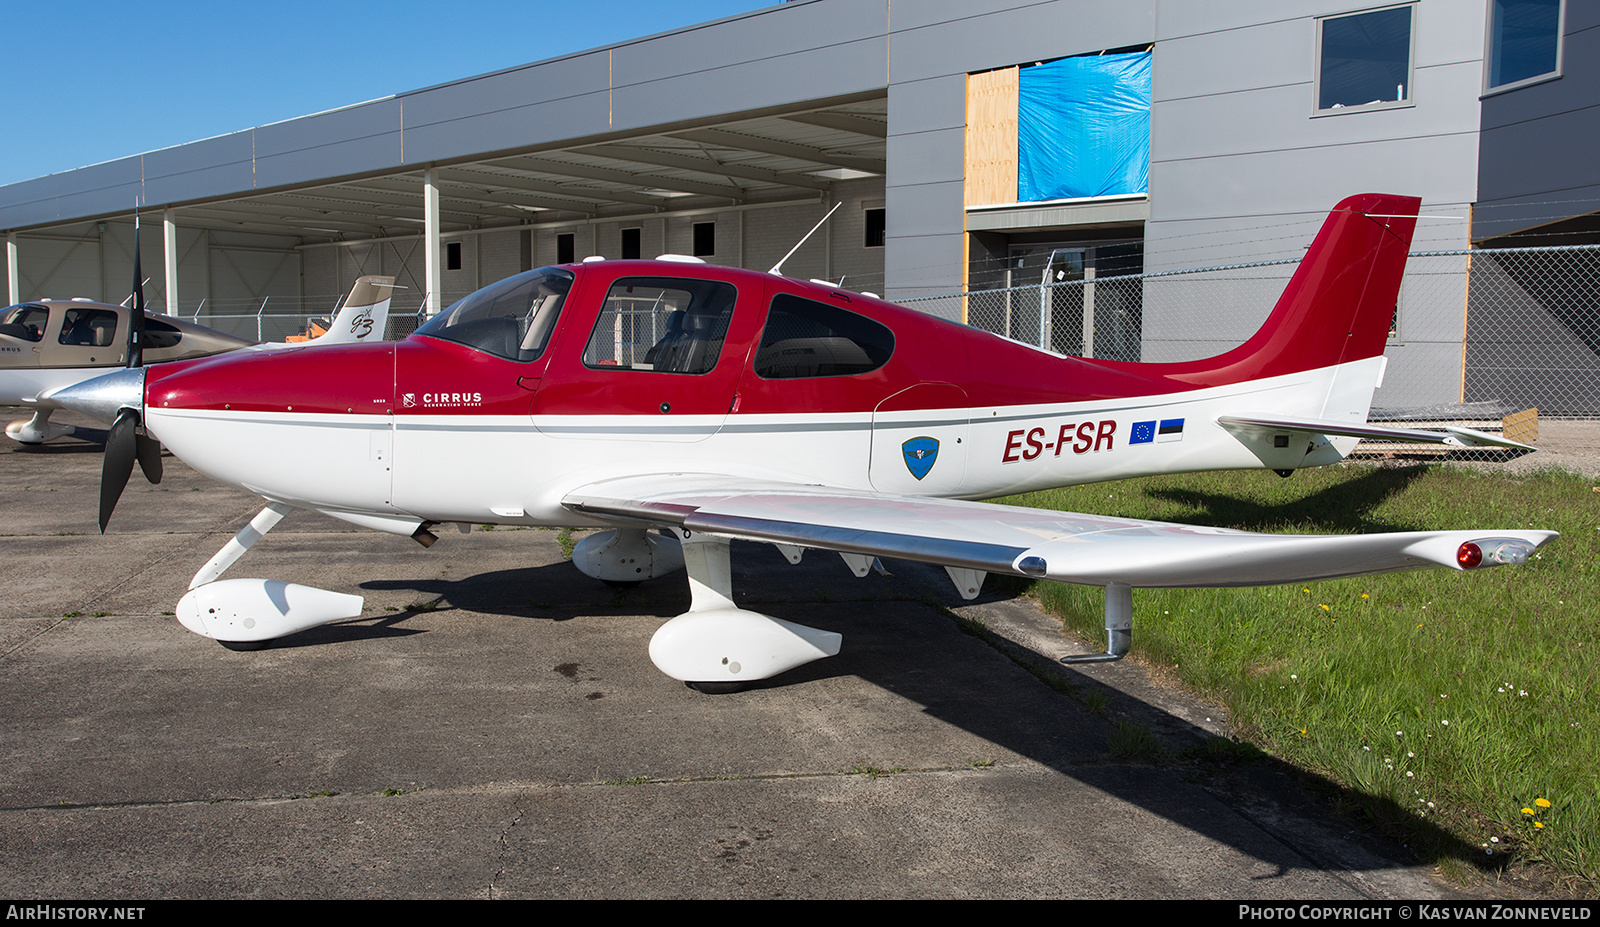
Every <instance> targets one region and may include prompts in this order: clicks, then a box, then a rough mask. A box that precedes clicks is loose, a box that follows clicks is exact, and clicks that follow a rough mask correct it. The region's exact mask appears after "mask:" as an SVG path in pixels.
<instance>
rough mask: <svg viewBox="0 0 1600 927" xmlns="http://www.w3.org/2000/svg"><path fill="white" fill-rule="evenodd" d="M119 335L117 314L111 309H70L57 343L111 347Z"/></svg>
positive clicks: (62, 324)
mask: <svg viewBox="0 0 1600 927" xmlns="http://www.w3.org/2000/svg"><path fill="white" fill-rule="evenodd" d="M116 334H117V314H116V313H115V312H112V311H111V310H110V309H68V310H67V317H66V320H65V321H64V322H62V323H61V334H60V336H59V337H57V339H56V340H57V341H59V342H61V343H62V344H71V345H81V346H86V347H94V348H105V347H110V345H111V341H112V339H113V338H115V337H116Z"/></svg>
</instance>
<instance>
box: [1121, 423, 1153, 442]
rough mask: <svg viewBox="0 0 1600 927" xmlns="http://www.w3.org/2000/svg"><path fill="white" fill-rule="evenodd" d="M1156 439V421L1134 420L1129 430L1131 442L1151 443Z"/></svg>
mask: <svg viewBox="0 0 1600 927" xmlns="http://www.w3.org/2000/svg"><path fill="white" fill-rule="evenodd" d="M1155 439H1156V423H1155V422H1134V423H1133V428H1132V429H1131V430H1130V431H1129V432H1128V443H1129V444H1149V443H1151V442H1153V441H1155Z"/></svg>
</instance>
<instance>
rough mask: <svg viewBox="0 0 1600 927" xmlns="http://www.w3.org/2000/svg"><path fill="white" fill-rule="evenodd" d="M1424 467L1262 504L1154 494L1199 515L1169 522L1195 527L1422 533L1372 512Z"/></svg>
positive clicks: (1180, 492) (1388, 470)
mask: <svg viewBox="0 0 1600 927" xmlns="http://www.w3.org/2000/svg"><path fill="white" fill-rule="evenodd" d="M1427 471H1428V468H1427V467H1426V466H1422V465H1418V466H1407V467H1381V468H1375V469H1373V470H1371V471H1370V472H1368V473H1366V474H1364V475H1362V476H1361V477H1359V478H1357V479H1354V480H1350V481H1348V482H1344V483H1339V484H1338V485H1335V486H1329V487H1327V488H1326V489H1323V490H1320V491H1318V492H1315V493H1312V494H1311V495H1309V496H1306V497H1305V498H1303V499H1298V500H1295V501H1292V502H1287V503H1283V504H1273V505H1265V504H1262V503H1259V502H1256V501H1254V500H1251V499H1245V498H1241V497H1238V496H1229V495H1222V494H1219V493H1205V492H1197V491H1195V490H1192V489H1153V490H1146V492H1147V493H1148V494H1149V495H1150V496H1153V497H1155V498H1157V499H1163V500H1165V501H1168V502H1172V503H1176V504H1179V505H1184V506H1190V507H1193V508H1196V509H1198V510H1199V511H1198V512H1196V513H1194V514H1189V515H1184V516H1181V517H1176V518H1173V519H1172V520H1173V521H1179V522H1183V523H1185V524H1196V525H1225V526H1227V527H1230V528H1238V529H1241V530H1244V531H1275V530H1283V529H1284V528H1285V527H1286V526H1287V527H1289V528H1291V529H1292V530H1297V531H1328V532H1339V533H1344V534H1375V533H1379V532H1386V531H1421V530H1425V529H1427V528H1429V527H1431V526H1429V525H1426V524H1424V523H1421V522H1415V521H1405V520H1393V519H1386V518H1378V517H1375V516H1374V514H1373V513H1374V511H1376V510H1377V508H1378V507H1379V506H1381V505H1382V504H1383V503H1385V502H1387V501H1388V500H1389V499H1390V498H1391V497H1392V496H1395V495H1398V494H1399V493H1401V492H1404V491H1405V489H1406V487H1407V486H1410V485H1411V484H1412V483H1413V482H1415V481H1416V480H1418V479H1420V478H1421V477H1422V476H1423V475H1424V474H1425V473H1427Z"/></svg>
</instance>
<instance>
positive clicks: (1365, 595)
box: [1361, 592, 1372, 599]
mask: <svg viewBox="0 0 1600 927" xmlns="http://www.w3.org/2000/svg"><path fill="white" fill-rule="evenodd" d="M1361 597H1362V598H1363V599H1370V598H1372V597H1371V596H1369V595H1367V594H1366V593H1365V592H1363V593H1361Z"/></svg>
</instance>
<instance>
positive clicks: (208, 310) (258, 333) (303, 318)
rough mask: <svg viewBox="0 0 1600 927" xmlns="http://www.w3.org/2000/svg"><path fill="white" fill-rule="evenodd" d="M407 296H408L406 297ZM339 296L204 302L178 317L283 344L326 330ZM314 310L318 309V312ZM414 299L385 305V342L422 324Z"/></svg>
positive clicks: (419, 310)
mask: <svg viewBox="0 0 1600 927" xmlns="http://www.w3.org/2000/svg"><path fill="white" fill-rule="evenodd" d="M406 296H409V294H406ZM342 301H343V296H309V297H305V298H303V299H297V298H294V297H286V296H269V297H266V298H264V299H262V300H260V301H259V302H248V303H247V302H243V301H240V300H232V301H226V300H214V301H213V300H206V301H202V302H201V303H200V304H199V305H197V306H196V307H195V308H194V310H193V311H185V312H181V313H179V314H178V317H179V318H181V319H185V320H187V321H190V322H194V323H196V324H199V325H204V326H206V327H207V328H214V329H216V330H217V331H220V332H226V333H227V334H230V335H233V336H235V337H238V338H244V339H247V340H250V341H283V340H285V339H286V338H288V337H289V336H290V335H304V334H306V333H307V332H310V331H312V330H313V329H312V325H313V324H316V325H317V326H320V327H322V328H326V327H327V326H328V324H329V322H330V321H332V319H333V316H334V315H336V314H337V313H338V308H337V307H338V306H339V305H340V304H341V303H342ZM317 307H321V308H320V309H319V308H317ZM421 313H422V306H421V303H420V300H419V299H418V298H417V297H410V298H409V299H407V298H405V296H401V295H396V296H395V297H394V298H393V299H392V301H391V302H390V304H389V323H388V326H387V328H386V330H385V334H384V337H385V340H391V341H392V340H396V339H400V338H404V337H405V336H407V335H409V334H411V333H412V332H414V331H416V330H417V328H418V327H420V326H421V325H422V323H423V321H425V320H424V319H423V317H422V314H421Z"/></svg>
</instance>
